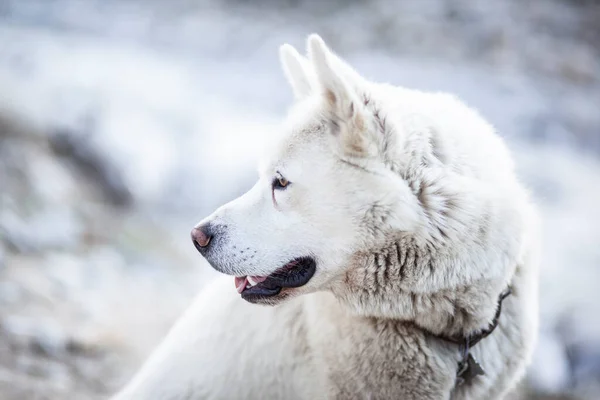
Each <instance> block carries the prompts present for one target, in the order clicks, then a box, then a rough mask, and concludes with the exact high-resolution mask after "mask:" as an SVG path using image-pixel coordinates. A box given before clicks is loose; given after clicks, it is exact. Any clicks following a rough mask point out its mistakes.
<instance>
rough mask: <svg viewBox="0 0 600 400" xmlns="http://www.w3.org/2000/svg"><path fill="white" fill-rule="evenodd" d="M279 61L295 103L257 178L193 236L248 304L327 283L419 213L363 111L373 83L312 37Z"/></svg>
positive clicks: (377, 123)
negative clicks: (305, 48)
mask: <svg viewBox="0 0 600 400" xmlns="http://www.w3.org/2000/svg"><path fill="white" fill-rule="evenodd" d="M280 56H281V62H282V64H283V68H284V71H285V73H286V76H287V78H288V80H289V82H290V84H291V86H292V88H293V90H294V94H295V97H296V104H295V105H294V107H293V108H292V109H291V111H290V113H289V115H288V117H287V119H286V121H285V123H284V124H283V127H282V132H281V133H280V135H279V137H277V138H273V142H274V144H273V145H272V147H271V148H270V150H269V151H268V152H267V157H266V158H265V160H264V162H263V163H262V164H261V165H260V167H259V179H258V182H256V184H255V185H254V187H253V188H252V189H250V191H248V192H247V193H245V194H244V195H242V196H241V197H239V198H238V199H236V200H233V201H232V202H230V203H228V204H225V205H224V206H222V207H220V208H219V209H218V210H216V211H215V212H214V213H213V214H212V215H210V216H209V217H207V218H205V219H204V220H202V221H201V222H200V223H198V225H197V226H196V227H195V228H194V229H193V230H192V239H193V242H194V244H195V246H196V248H197V249H198V250H199V251H200V253H201V254H202V255H203V256H204V257H205V258H206V259H207V260H208V261H209V263H210V264H211V265H212V266H213V267H214V268H215V269H216V270H218V271H220V272H222V273H225V274H228V275H233V276H235V285H236V287H237V289H238V291H239V292H240V293H241V296H242V297H243V298H244V299H246V300H248V301H251V302H257V303H268V304H275V303H277V302H279V301H281V300H283V299H284V298H288V297H290V296H294V295H297V294H301V293H306V292H310V291H315V290H319V289H322V288H324V287H326V286H327V284H328V283H330V282H331V281H332V280H333V279H336V277H340V276H341V275H342V274H343V272H344V266H345V265H347V263H348V261H349V259H350V258H351V257H352V256H353V254H355V253H356V252H357V251H360V250H362V249H365V248H366V247H367V248H368V247H370V246H372V245H373V243H372V242H373V241H376V240H378V238H379V237H380V236H381V234H382V233H383V232H385V231H386V230H387V229H388V228H389V229H399V230H409V229H410V228H411V226H412V225H413V224H414V223H415V221H416V219H417V216H416V215H417V213H418V207H417V205H416V203H415V199H414V196H412V194H411V193H410V191H409V189H408V187H407V185H406V184H405V183H404V181H403V180H401V179H398V177H397V176H396V175H395V174H394V173H393V172H392V171H391V170H390V169H389V168H388V167H387V166H386V164H385V160H384V159H383V157H382V154H383V152H384V147H385V145H386V141H385V138H384V134H383V132H382V129H383V125H382V124H384V123H385V122H384V121H383V120H382V116H379V115H374V113H373V112H372V110H369V107H368V103H369V99H368V98H366V97H365V96H366V93H368V85H369V83H368V82H366V81H365V80H363V79H362V78H361V77H360V76H359V75H358V74H357V73H356V72H355V71H353V70H352V69H351V68H350V67H349V66H348V65H346V64H345V63H343V62H342V61H341V60H340V59H339V58H337V57H336V56H335V55H334V54H333V53H332V52H331V51H330V50H329V49H328V48H327V47H326V45H325V43H324V42H323V41H322V39H321V38H320V37H318V36H317V35H312V36H310V37H309V39H308V58H304V57H303V56H301V55H300V54H298V52H297V51H296V50H295V49H294V48H293V47H291V46H289V45H284V46H282V47H281V49H280ZM399 205H403V206H402V207H399ZM392 208H393V209H395V210H398V209H402V210H404V212H403V213H402V214H401V215H399V214H398V213H394V214H393V215H392V213H390V212H388V210H390V209H392ZM392 217H393V218H392Z"/></svg>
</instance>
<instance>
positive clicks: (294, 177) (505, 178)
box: [117, 35, 538, 400]
mask: <svg viewBox="0 0 600 400" xmlns="http://www.w3.org/2000/svg"><path fill="white" fill-rule="evenodd" d="M280 53H281V60H282V63H283V67H284V70H285V73H286V75H287V78H288V80H289V81H290V83H291V86H292V88H293V90H294V93H295V96H296V99H297V100H296V104H295V106H294V107H293V108H292V110H291V112H290V115H289V116H288V118H287V120H286V121H287V122H286V124H285V125H284V127H283V129H282V130H283V132H282V135H281V137H280V138H278V140H277V141H276V143H275V144H274V146H273V148H272V149H270V152H269V153H268V156H267V157H266V158H265V163H264V164H263V165H262V166H261V168H260V178H259V180H258V182H257V184H256V185H255V186H254V187H253V188H252V189H251V190H250V191H249V192H248V193H246V194H245V195H243V196H242V197H240V198H239V199H236V200H234V201H233V202H231V203H229V204H226V205H224V206H223V207H221V208H219V209H218V210H217V211H216V212H215V213H214V214H213V215H211V216H210V217H208V218H207V219H206V220H204V221H203V222H202V224H205V223H211V224H213V225H215V226H218V227H219V229H218V236H219V237H218V238H215V239H214V240H215V241H216V242H215V243H213V244H212V245H211V246H213V247H212V248H211V251H210V254H209V255H207V258H208V260H209V261H210V263H211V264H212V265H213V267H215V268H216V269H217V270H219V271H221V272H224V273H226V274H229V275H238V276H239V275H268V274H270V273H272V272H273V271H275V270H276V269H277V268H279V267H281V266H282V265H284V264H285V263H287V262H288V261H289V260H290V259H293V258H296V257H301V256H311V257H314V259H315V260H316V261H317V269H316V273H315V275H314V277H313V278H312V279H311V280H310V281H309V282H308V284H306V285H304V286H302V287H299V288H293V289H290V288H286V289H284V290H283V291H282V292H281V294H279V295H277V296H275V297H274V298H269V299H268V300H265V301H264V302H265V303H269V304H271V305H275V304H277V306H276V307H264V306H258V305H254V304H250V303H248V302H245V301H244V300H242V299H240V297H239V295H238V294H237V293H236V291H235V289H234V284H233V279H232V278H231V277H229V278H227V279H219V280H217V281H216V282H214V283H213V284H211V285H210V286H209V287H208V288H207V289H206V290H205V291H204V292H203V293H201V294H200V295H199V297H198V298H197V300H196V301H195V303H194V304H193V305H192V306H191V307H190V308H189V310H188V311H187V312H186V314H185V315H184V316H183V317H182V318H181V319H180V321H179V322H178V323H177V325H176V326H175V327H174V328H173V330H172V331H171V332H170V333H169V335H168V337H167V338H166V340H165V341H164V343H163V344H162V345H161V346H160V347H159V348H158V349H157V350H156V351H155V353H154V354H153V355H152V356H151V357H150V360H149V361H148V362H147V363H146V365H145V366H144V367H143V368H142V370H141V371H140V372H139V373H138V374H137V375H136V377H135V378H134V379H133V380H132V381H131V382H130V383H129V385H127V387H126V388H125V389H124V390H123V391H122V392H120V394H119V395H117V398H118V399H135V400H141V399H169V400H175V399H320V398H336V399H354V398H356V399H455V400H459V399H460V400H462V399H483V398H485V399H488V400H493V399H500V398H502V397H503V396H504V395H505V394H506V393H507V392H508V391H509V390H510V389H511V388H512V387H513V386H514V385H515V384H516V383H517V381H518V380H519V379H520V378H521V377H522V375H523V373H524V370H525V367H526V364H527V362H528V360H529V358H530V355H531V352H532V347H533V345H534V342H535V337H536V330H537V329H536V328H537V249H538V232H537V219H536V216H535V212H534V208H533V207H532V206H531V204H530V202H529V200H528V195H527V193H526V191H525V190H524V189H523V187H522V186H521V184H520V183H519V182H518V181H517V179H516V177H515V172H514V170H513V163H512V161H511V157H510V155H509V153H508V150H507V148H506V147H505V145H504V143H503V141H502V140H501V139H500V138H499V137H498V136H497V135H496V133H495V132H494V129H493V128H492V127H491V126H490V125H489V124H488V123H486V122H485V121H484V120H483V119H482V118H481V117H480V116H479V115H478V114H477V113H476V112H474V111H473V110H471V109H470V108H468V107H466V106H465V105H464V104H462V103H461V102H460V101H458V100H457V99H456V98H455V97H452V96H450V95H448V94H442V93H423V92H419V91H415V90H408V89H404V88H399V87H394V86H391V85H387V84H378V83H373V82H370V81H367V80H365V79H364V78H362V77H361V76H360V75H358V74H357V73H356V72H355V71H354V70H353V69H352V68H350V67H349V66H348V65H347V64H346V63H344V62H343V61H342V60H341V59H340V58H338V57H337V56H336V55H334V54H333V53H332V52H331V51H330V50H329V49H328V48H327V47H326V45H325V44H324V42H323V41H322V40H321V38H320V37H318V36H317V35H312V36H310V37H309V39H308V58H304V57H303V56H301V55H299V54H298V53H297V52H296V51H295V50H294V49H293V48H292V47H291V46H289V45H284V46H282V48H281V52H280ZM278 174H281V175H283V176H285V178H286V179H288V180H289V182H290V184H289V185H288V186H287V187H286V189H285V190H273V189H272V186H271V185H272V181H273V179H274V177H276V176H278ZM508 286H510V287H512V290H513V294H512V295H511V296H509V297H508V298H507V299H506V300H505V301H504V304H503V311H502V314H501V317H500V320H499V326H498V328H497V329H496V330H495V331H494V332H493V333H492V334H491V335H490V336H489V337H487V338H486V339H484V340H483V341H481V342H480V343H479V344H478V345H477V346H476V347H475V348H474V349H473V350H472V354H474V356H475V357H476V358H477V359H478V360H479V361H480V363H481V364H482V366H483V367H484V368H485V370H486V374H485V376H481V377H477V378H475V379H474V380H472V381H470V382H467V383H466V384H465V385H461V386H457V387H456V388H455V377H456V373H457V368H458V362H459V360H460V354H459V349H458V346H457V345H455V344H452V343H449V342H446V341H444V340H442V339H440V338H439V337H438V336H437V335H468V334H472V333H475V332H478V331H481V330H482V329H484V328H486V327H487V326H488V325H489V324H490V322H491V321H492V319H493V317H494V314H495V312H496V309H497V306H498V297H499V294H500V293H501V292H502V291H504V290H505V289H506V288H507V287H508Z"/></svg>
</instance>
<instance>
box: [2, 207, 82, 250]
mask: <svg viewBox="0 0 600 400" xmlns="http://www.w3.org/2000/svg"><path fill="white" fill-rule="evenodd" d="M0 230H1V231H2V232H3V235H4V238H5V240H6V242H7V243H8V244H9V245H10V246H12V247H13V248H14V249H15V250H16V251H18V252H21V253H31V252H39V251H41V250H45V249H69V248H74V247H75V246H77V244H78V243H79V242H80V240H81V236H82V232H83V227H82V226H81V222H80V221H79V219H78V218H77V216H76V215H75V213H74V212H73V211H72V210H71V209H70V208H66V207H65V208H59V207H53V208H48V209H45V210H40V211H39V212H37V213H35V214H34V215H32V216H31V217H29V218H27V219H24V218H22V217H20V216H19V215H17V214H16V213H15V212H12V211H10V210H6V211H4V212H2V213H1V214H0Z"/></svg>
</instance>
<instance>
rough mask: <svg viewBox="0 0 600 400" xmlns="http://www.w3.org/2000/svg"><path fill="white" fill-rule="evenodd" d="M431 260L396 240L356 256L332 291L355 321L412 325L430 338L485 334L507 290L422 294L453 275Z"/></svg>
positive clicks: (477, 286) (487, 284)
mask: <svg viewBox="0 0 600 400" xmlns="http://www.w3.org/2000/svg"><path fill="white" fill-rule="evenodd" d="M436 259H438V256H436V250H435V249H432V248H431V247H430V246H428V245H421V246H420V245H418V244H417V243H416V242H415V240H413V239H411V238H410V237H403V238H399V239H398V240H397V241H396V242H393V243H391V244H390V245H389V246H387V247H384V248H382V249H380V250H378V251H376V252H372V253H369V254H364V255H357V257H356V261H355V264H354V265H353V266H352V267H351V268H350V269H349V270H348V271H347V272H346V274H345V276H344V278H343V282H341V283H340V284H339V285H335V286H334V288H333V291H334V294H335V295H336V296H337V297H338V298H339V299H340V300H341V301H342V303H344V304H345V305H347V306H348V307H349V308H350V309H351V310H352V311H353V312H355V313H357V314H359V315H363V316H368V317H375V318H384V319H395V320H400V321H409V322H413V323H415V324H416V325H417V326H418V327H421V328H423V329H426V330H428V331H430V332H432V333H434V334H444V335H466V334H469V333H473V332H476V331H479V330H482V329H485V328H486V327H487V326H488V325H489V323H491V321H492V320H493V318H494V314H495V312H496V308H497V303H498V296H499V294H500V293H501V292H502V291H503V290H504V289H505V288H506V286H507V282H506V281H505V279H501V278H496V279H493V278H492V279H485V278H481V279H478V280H475V281H472V282H469V283H468V284H463V285H456V286H450V285H449V286H447V287H440V288H438V289H437V290H435V291H424V290H423V287H426V286H427V285H424V284H425V283H426V282H427V281H437V280H440V277H441V276H442V275H448V273H450V274H451V273H452V272H451V269H452V267H451V266H444V265H440V264H439V263H437V262H436ZM457 261H458V260H457ZM448 267H449V268H448ZM449 269H450V271H449ZM442 279H443V278H442Z"/></svg>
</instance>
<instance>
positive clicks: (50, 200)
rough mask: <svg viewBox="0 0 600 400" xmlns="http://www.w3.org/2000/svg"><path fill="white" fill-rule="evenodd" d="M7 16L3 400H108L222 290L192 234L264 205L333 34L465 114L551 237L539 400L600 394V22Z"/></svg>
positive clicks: (240, 11) (551, 0)
mask: <svg viewBox="0 0 600 400" xmlns="http://www.w3.org/2000/svg"><path fill="white" fill-rule="evenodd" d="M390 4H391V3H390V2H387V1H385V0H379V1H378V0H373V1H352V2H344V3H341V2H336V1H326V2H319V1H315V0H311V1H297V0H295V1H294V0H289V1H286V2H272V1H267V0H263V1H258V2H252V3H250V2H246V1H222V2H216V1H208V0H198V1H193V2H192V1H186V0H176V1H169V2H166V1H158V0H152V1H134V0H126V1H100V0H89V1H77V0H57V1H53V2H48V1H43V0H27V1H23V0H4V1H2V2H0V399H7V400H12V399H100V398H106V397H107V395H108V394H109V393H111V392H112V391H114V390H115V388H117V387H119V386H120V385H121V384H122V383H123V382H124V381H125V380H127V378H128V377H129V376H130V375H131V374H132V373H133V371H134V370H135V369H136V368H137V366H138V365H139V364H140V363H141V361H142V360H143V359H144V358H145V357H146V356H147V354H148V352H149V351H150V349H151V348H152V347H153V346H154V345H155V344H156V343H157V342H158V341H159V340H160V338H161V337H162V335H164V333H165V332H166V330H167V329H168V327H169V326H170V325H171V324H172V323H173V321H174V319H175V318H176V317H177V316H178V315H179V314H180V312H181V311H182V310H183V309H184V308H185V306H186V304H188V302H189V301H190V299H191V297H192V296H193V295H194V293H196V292H197V291H198V290H199V289H200V288H201V287H202V285H203V284H204V283H205V282H206V281H207V280H208V279H209V278H210V276H212V274H213V272H212V271H211V270H210V268H208V267H207V266H206V265H204V264H203V262H202V260H201V259H200V257H198V256H197V254H195V250H194V248H193V247H192V246H191V244H190V243H189V237H188V233H189V229H190V228H191V226H193V225H194V224H195V222H196V221H197V220H199V219H200V218H201V217H202V216H204V215H205V214H206V213H208V212H209V211H210V210H211V209H212V208H214V207H215V206H216V205H218V204H220V203H222V202H223V201H225V200H227V199H230V198H232V197H233V196H235V195H237V194H239V193H241V192H243V191H244V190H245V189H247V188H248V187H249V186H250V185H251V181H252V179H253V176H254V172H253V163H254V160H255V157H256V154H257V151H258V149H259V148H260V145H261V143H262V142H263V141H264V140H265V139H266V138H268V136H269V134H270V133H271V132H273V131H274V129H275V126H276V125H275V124H276V122H277V121H278V119H279V118H281V116H282V115H283V112H284V110H285V105H286V104H289V102H290V100H291V96H290V94H289V92H288V90H287V87H286V86H285V84H284V80H283V77H282V74H281V72H280V71H279V65H278V61H277V46H278V45H279V44H280V43H282V42H284V41H289V42H291V43H292V44H294V45H296V46H298V47H303V46H304V45H303V40H304V38H305V36H306V35H307V34H308V33H309V32H312V31H317V32H319V33H321V34H322V35H323V36H324V37H325V39H326V40H327V41H328V42H329V43H330V44H331V45H332V46H333V47H334V48H336V49H338V50H339V52H340V53H341V54H342V55H344V56H345V57H347V58H348V59H349V60H351V61H352V62H353V63H354V64H355V65H356V66H357V68H358V69H359V71H361V72H363V73H364V74H366V75H368V76H373V77H376V78H377V79H380V80H388V81H390V82H394V83H397V84H402V85H405V86H409V87H417V88H422V89H432V90H448V91H452V92H455V93H457V94H459V95H460V96H461V97H462V98H464V99H466V100H467V102H469V103H470V104H472V105H474V106H476V107H477V108H479V109H480V111H481V112H482V113H483V114H484V115H486V116H487V117H488V118H489V119H490V120H491V121H492V122H493V123H494V124H495V125H496V126H497V127H498V129H499V131H500V132H501V133H502V134H503V135H504V136H505V137H506V138H507V140H508V141H509V144H510V145H511V147H512V148H513V149H514V152H515V155H516V158H517V161H518V165H519V170H520V173H521V176H522V177H523V179H524V180H525V181H526V182H527V183H528V184H529V185H530V186H531V187H532V189H533V190H534V194H535V196H536V199H537V201H538V202H539V204H540V207H541V210H542V214H543V217H544V225H545V228H544V232H545V248H544V270H543V273H542V286H541V288H542V317H543V318H542V336H541V340H540V346H539V347H540V349H539V351H538V352H537V354H536V358H535V362H534V365H533V366H532V368H531V371H530V375H529V378H528V381H527V384H526V385H525V387H524V388H523V390H522V391H521V394H520V395H519V398H530V399H534V398H535V399H566V398H572V399H596V398H598V397H599V396H600V390H599V382H600V317H598V316H599V315H600V308H599V307H598V305H597V304H598V303H599V302H598V300H599V296H598V294H597V288H596V286H597V283H598V282H600V270H599V269H598V265H599V263H600V250H599V249H598V240H599V239H600V227H598V226H597V221H600V212H599V211H598V210H597V204H600V162H599V161H598V155H599V154H600V112H599V111H598V105H599V104H600V56H599V52H600V3H597V2H592V1H588V2H586V1H583V0H579V1H567V0H548V1H531V2H527V3H526V4H524V3H523V2H519V1H516V0H514V1H513V0H508V1H501V0H495V1H488V2H485V3H484V2H475V1H466V0H464V1H457V2H444V1H441V0H439V1H438V0H436V1H424V2H408V1H407V2H395V3H394V5H393V6H391V5H390Z"/></svg>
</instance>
